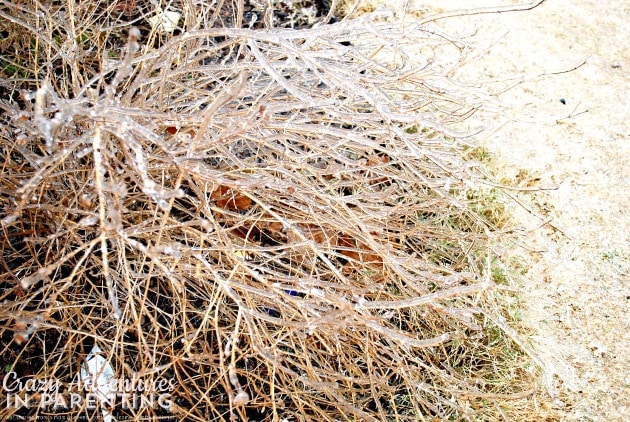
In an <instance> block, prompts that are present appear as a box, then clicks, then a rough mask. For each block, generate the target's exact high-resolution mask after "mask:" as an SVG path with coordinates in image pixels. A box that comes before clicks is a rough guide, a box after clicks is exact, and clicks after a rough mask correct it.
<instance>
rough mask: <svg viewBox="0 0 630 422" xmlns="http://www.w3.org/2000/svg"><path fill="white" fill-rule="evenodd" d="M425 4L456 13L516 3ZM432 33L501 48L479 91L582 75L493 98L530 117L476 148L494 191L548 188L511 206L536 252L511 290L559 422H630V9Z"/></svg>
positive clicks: (570, 1) (486, 59)
mask: <svg viewBox="0 0 630 422" xmlns="http://www.w3.org/2000/svg"><path fill="white" fill-rule="evenodd" d="M421 3H423V2H418V3H416V4H414V7H417V6H418V5H419V4H421ZM424 3H430V7H431V8H437V9H440V8H441V9H443V10H453V9H457V8H470V7H476V6H488V5H494V4H502V5H512V4H516V3H517V2H514V1H503V2H500V0H497V1H489V0H486V1H477V0H466V1H463V0H461V1H460V0H449V1H446V0H436V1H431V2H424ZM521 3H522V2H521ZM421 7H425V6H421ZM436 24H437V23H436ZM439 25H441V26H443V27H445V28H447V29H448V30H449V31H453V30H454V31H462V30H464V31H465V30H470V29H471V28H473V29H475V30H478V32H479V34H480V37H486V39H491V38H492V37H493V36H494V37H495V38H498V37H499V36H500V35H501V34H505V35H504V36H503V37H502V38H501V39H500V40H498V41H497V42H496V44H495V45H494V47H493V48H492V49H491V50H490V51H489V52H488V53H487V54H486V55H484V56H483V57H482V58H481V59H480V61H479V62H478V63H476V64H475V65H474V67H473V68H472V70H468V71H471V72H473V73H474V72H478V73H477V75H475V76H476V77H478V76H483V77H485V78H488V79H491V80H492V79H498V78H502V77H504V76H505V75H506V74H510V73H512V74H514V73H516V74H528V75H536V74H540V73H554V72H557V71H562V70H567V69H571V68H573V67H575V66H576V65H579V64H580V63H582V62H584V61H585V63H584V64H583V65H582V66H580V67H579V68H577V69H576V70H573V71H571V72H568V73H559V74H555V75H549V76H545V77H540V78H534V79H533V80H530V81H526V82H524V83H522V84H521V85H519V86H518V87H516V88H514V89H512V90H510V91H508V92H506V93H505V94H502V95H501V100H502V101H503V102H504V103H505V104H509V105H511V106H513V107H514V108H515V109H516V110H523V111H525V113H523V114H516V113H514V114H513V117H514V118H515V119H514V120H515V121H511V122H508V123H507V124H505V125H503V126H502V127H501V128H500V129H499V130H497V131H495V132H493V133H490V134H487V135H485V136H484V137H483V138H482V140H481V141H482V142H483V143H484V144H485V145H487V147H488V148H489V149H490V150H491V151H493V152H495V153H496V154H498V156H499V157H500V158H499V163H500V164H498V165H497V169H496V170H497V171H498V177H500V178H501V179H502V180H504V181H506V182H509V183H512V184H516V185H521V186H535V187H541V188H551V189H550V190H542V191H538V192H533V193H532V192H529V193H528V192H521V193H518V194H517V197H518V198H519V199H520V200H521V201H522V202H523V204H524V205H525V207H526V208H528V209H530V210H531V211H532V212H531V213H530V212H527V211H526V210H525V209H522V208H518V209H517V210H516V213H517V217H518V219H519V222H520V223H521V224H522V225H523V226H524V227H527V228H528V229H532V230H529V231H527V232H526V233H527V239H528V242H527V243H528V244H529V247H530V248H531V249H533V250H534V251H535V252H531V253H527V254H526V255H527V257H526V258H527V259H528V261H529V264H530V265H531V269H530V270H529V272H528V273H527V274H526V275H525V276H524V278H523V280H521V281H520V282H521V283H522V285H523V290H524V304H525V320H526V323H527V324H528V325H530V326H531V327H532V329H533V331H534V333H535V334H534V335H533V336H532V339H531V340H532V343H533V344H534V345H535V347H536V350H538V353H539V354H540V359H541V360H542V361H543V362H544V363H545V366H546V367H547V371H548V374H549V376H552V375H553V378H552V379H550V380H548V381H549V382H548V383H547V387H548V388H549V391H550V392H551V393H552V394H554V395H555V397H556V399H555V405H556V407H557V408H558V409H559V410H560V411H561V414H562V415H563V417H562V420H579V421H622V420H630V388H629V387H630V351H629V350H630V283H629V272H630V247H629V233H630V198H629V196H630V145H629V143H628V142H629V140H628V135H629V134H630V123H629V122H628V120H627V118H628V114H629V111H630V89H629V88H630V83H629V82H630V76H629V75H630V49H629V46H630V1H628V0H597V1H595V0H547V1H545V2H544V3H543V4H542V5H540V6H539V7H537V8H535V9H534V10H531V11H527V12H515V13H501V14H494V15H475V16H466V17H464V18H456V19H449V21H448V22H440V23H439ZM568 115H571V117H569V118H562V117H565V116H568ZM536 227H539V228H538V229H536ZM534 229H535V230H534Z"/></svg>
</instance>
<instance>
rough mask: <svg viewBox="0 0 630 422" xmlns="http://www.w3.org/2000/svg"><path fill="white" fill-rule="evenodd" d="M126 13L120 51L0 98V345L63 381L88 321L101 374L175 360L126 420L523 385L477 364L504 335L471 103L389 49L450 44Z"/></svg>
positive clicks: (370, 415) (384, 409) (427, 408)
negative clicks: (155, 40) (148, 26)
mask: <svg viewBox="0 0 630 422" xmlns="http://www.w3.org/2000/svg"><path fill="white" fill-rule="evenodd" d="M128 32H129V36H128V42H127V46H126V49H125V52H124V53H123V54H122V55H121V57H120V59H119V60H118V61H117V62H116V65H115V66H114V67H111V66H110V67H109V68H107V66H105V65H103V69H105V70H102V71H100V72H98V73H95V74H93V75H88V76H89V77H87V76H85V75H84V77H77V78H74V79H72V80H68V81H67V85H65V88H64V89H63V90H60V89H59V84H60V83H61V82H59V81H54V80H49V81H42V82H41V84H40V86H39V88H38V89H36V90H33V91H23V94H22V99H21V103H20V105H18V104H17V102H13V103H8V102H7V103H4V104H3V109H4V110H5V123H6V125H5V127H4V129H3V132H2V137H1V138H0V139H1V143H0V154H2V162H3V163H4V164H3V165H2V174H1V176H0V186H1V189H2V203H1V206H2V217H3V218H2V260H3V262H2V265H3V267H4V275H3V276H2V279H1V280H0V294H1V297H2V301H3V304H2V305H1V306H2V307H1V308H0V319H2V321H3V328H2V329H1V333H2V338H3V346H2V355H3V356H5V357H7V356H8V358H6V359H5V364H10V365H13V367H14V369H15V370H17V371H18V372H20V371H21V372H22V374H23V375H24V374H26V375H28V372H29V371H30V373H31V374H33V375H36V376H39V377H42V378H50V377H56V378H58V379H62V380H64V379H70V378H71V377H72V376H73V375H74V374H76V372H77V371H78V367H79V365H80V362H81V359H80V358H79V357H80V356H85V354H86V353H87V351H89V349H90V347H91V346H90V345H91V344H93V343H95V342H96V343H98V344H100V347H101V348H102V349H103V350H105V351H106V353H107V356H108V359H109V360H110V362H111V364H112V365H113V367H114V368H115V371H116V373H117V377H119V378H133V377H136V378H143V379H147V380H153V379H160V378H166V379H174V380H175V381H176V388H175V391H174V393H173V394H174V400H173V403H172V406H171V408H170V409H156V408H144V409H122V408H115V411H114V414H121V415H122V414H131V415H133V416H134V417H136V418H140V417H147V416H160V415H175V416H176V417H177V418H179V419H186V420H199V421H205V420H210V419H215V418H221V417H230V416H231V417H232V418H237V417H240V418H242V419H247V418H249V419H252V420H263V419H264V418H268V419H267V420H272V419H273V420H279V419H280V418H290V417H297V418H299V417H303V418H306V419H308V420H311V419H315V418H319V419H322V420H330V419H334V418H355V419H353V420H393V419H394V418H399V419H402V420H404V419H407V420H418V418H420V417H428V416H431V415H432V416H435V417H439V418H440V419H447V418H450V417H462V416H465V415H472V414H474V413H475V412H479V411H484V410H483V409H484V406H486V405H487V402H488V401H492V400H498V399H505V398H506V397H509V394H508V393H514V391H517V390H518V388H516V387H514V386H510V385H498V386H497V385H493V384H492V382H490V381H489V378H491V377H492V373H493V367H492V358H491V357H489V356H491V355H492V354H493V350H494V348H496V347H503V346H505V344H508V343H509V340H506V339H503V340H497V338H500V336H496V332H495V328H496V327H495V328H493V325H492V323H491V321H492V320H493V318H494V317H496V314H494V312H495V311H493V305H492V303H493V300H492V294H490V291H491V290H492V288H493V287H494V283H493V282H492V280H491V279H489V278H486V277H485V276H483V277H482V267H483V265H484V261H483V260H484V259H485V257H486V253H487V249H485V242H486V240H487V235H486V233H487V231H488V230H492V229H493V227H492V226H491V224H489V223H488V222H487V221H484V220H483V219H482V218H481V217H480V215H479V214H478V213H477V212H475V211H473V210H472V209H471V207H469V205H468V204H467V203H466V201H465V200H464V199H463V198H465V195H462V193H463V192H465V190H466V189H467V186H468V183H469V182H471V181H472V180H474V179H475V177H476V176H475V172H474V168H471V166H470V165H469V163H467V162H466V161H465V160H464V159H463V158H462V157H463V154H464V151H465V149H466V148H468V147H467V144H468V142H469V140H470V135H471V134H470V133H460V132H458V131H457V127H458V123H459V122H461V121H462V120H464V119H466V117H467V116H469V115H470V113H472V112H474V108H471V107H469V106H467V104H469V103H471V102H470V101H468V100H470V98H466V97H465V95H464V94H463V93H462V91H458V90H455V85H454V84H452V85H449V82H450V81H449V74H448V69H447V67H446V66H444V63H441V61H440V60H429V59H428V58H427V60H426V61H425V62H423V63H417V62H415V63H414V62H412V61H411V60H409V57H407V56H406V54H405V52H406V51H409V49H413V48H418V47H417V46H419V45H421V46H422V48H423V49H430V48H431V47H432V46H438V45H442V44H444V43H448V41H446V40H445V39H444V38H442V37H441V36H438V35H436V34H435V33H433V32H427V31H424V30H423V28H422V27H405V28H398V29H393V28H392V27H391V26H386V25H379V24H376V23H374V22H372V21H370V20H369V19H368V18H365V19H361V20H355V21H344V22H342V23H339V24H335V25H325V26H320V27H318V28H313V29H308V30H304V31H293V30H284V29H277V30H265V31H256V30H250V29H239V28H212V29H200V30H196V31H189V32H185V33H183V34H182V35H180V36H177V37H172V38H170V39H167V40H165V41H164V42H163V43H162V45H161V46H158V47H156V48H146V49H142V46H141V44H140V43H141V40H140V37H141V35H140V31H138V30H137V29H135V28H131V29H129V31H128ZM358 40H361V41H358ZM392 57H395V58H396V60H395V61H396V62H398V63H399V64H400V65H397V66H394V65H392V64H391V63H392V61H391V58H392ZM458 59H459V58H458V57H456V58H455V60H454V62H453V63H451V65H452V66H456V65H457V60H458ZM108 63H109V62H108ZM71 71H72V69H71V70H69V72H71ZM77 81H79V82H80V81H83V82H82V83H79V82H77ZM445 86H451V88H452V90H449V89H448V88H445ZM60 91H69V92H72V94H71V95H65V94H60ZM467 92H468V94H470V93H471V92H473V91H472V90H469V91H467ZM501 341H503V342H504V343H501ZM493 342H494V343H493ZM506 347H507V346H506ZM26 356H29V358H28V359H26V358H25V357H26ZM11 411H13V410H12V409H7V408H3V409H2V410H0V412H3V414H4V416H7V412H11ZM38 411H39V412H46V410H45V409H40V410H38ZM82 411H84V412H85V411H87V410H86V409H83V410H82ZM68 412H69V413H70V412H71V411H70V410H68ZM4 416H3V417H4ZM288 420H292V419H288ZM295 420H301V419H295Z"/></svg>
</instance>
